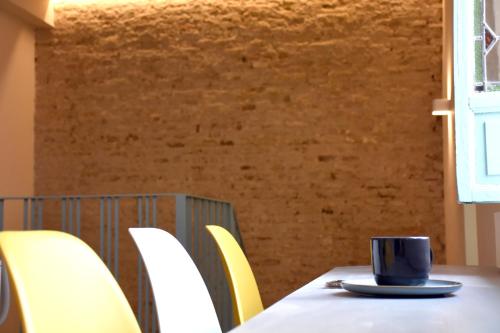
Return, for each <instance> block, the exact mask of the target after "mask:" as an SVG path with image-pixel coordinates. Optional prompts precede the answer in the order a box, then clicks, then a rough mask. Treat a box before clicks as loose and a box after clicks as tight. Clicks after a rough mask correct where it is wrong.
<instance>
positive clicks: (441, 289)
mask: <svg viewBox="0 0 500 333" xmlns="http://www.w3.org/2000/svg"><path fill="white" fill-rule="evenodd" d="M341 286H342V288H344V289H345V290H348V291H350V292H353V293H357V294H364V295H385V296H387V295H390V296H439V295H446V294H450V293H452V292H455V291H457V290H458V289H460V288H461V287H462V284H461V283H460V282H454V281H444V280H428V281H427V282H426V284H425V285H423V286H379V285H377V284H376V283H375V281H374V280H373V279H365V280H345V281H342V283H341Z"/></svg>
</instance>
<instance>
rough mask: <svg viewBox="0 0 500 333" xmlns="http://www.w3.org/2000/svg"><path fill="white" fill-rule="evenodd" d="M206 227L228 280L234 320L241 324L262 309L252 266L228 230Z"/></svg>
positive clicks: (212, 226)
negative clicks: (214, 243)
mask: <svg viewBox="0 0 500 333" xmlns="http://www.w3.org/2000/svg"><path fill="white" fill-rule="evenodd" d="M206 227H207V230H208V231H209V233H210V234H211V235H212V237H213V238H214V239H215V242H216V244H217V248H218V250H219V254H220V256H221V259H222V263H223V265H224V270H225V272H226V276H227V279H228V281H229V289H230V290H231V297H232V300H233V308H234V310H235V311H234V320H235V321H236V323H237V324H243V323H244V322H245V321H247V320H248V319H250V318H252V317H253V316H255V315H256V314H258V313H259V312H261V311H262V310H264V307H263V306H262V300H261V299H260V293H259V288H258V287H257V282H256V281H255V277H254V275H253V272H252V268H251V267H250V264H249V263H248V260H247V258H246V256H245V254H244V253H243V251H242V250H241V247H240V246H239V244H238V242H237V241H236V239H234V237H233V236H232V235H231V234H230V233H229V231H227V230H226V229H224V228H222V227H219V226H216V225H207V226H206Z"/></svg>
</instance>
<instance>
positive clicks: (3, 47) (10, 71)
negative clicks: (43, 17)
mask: <svg viewBox="0 0 500 333" xmlns="http://www.w3.org/2000/svg"><path fill="white" fill-rule="evenodd" d="M2 1H3V0H2ZM34 43H35V36H34V31H33V28H32V27H31V26H29V25H28V24H26V23H24V22H22V21H21V20H19V19H18V18H17V17H14V16H12V15H10V14H6V13H5V12H3V11H0V195H20V194H23V195H26V194H28V195H30V194H33V188H34V166H33V132H34V130H33V126H34V112H35V51H34V47H35V44H34ZM5 217H6V228H10V229H15V228H18V227H19V226H20V218H21V215H20V206H18V207H15V206H12V205H10V206H7V207H6V214H5ZM16 317H17V316H16V315H15V313H12V315H11V316H10V317H9V319H8V322H7V324H6V325H3V326H2V327H0V332H17V327H18V324H17V318H16Z"/></svg>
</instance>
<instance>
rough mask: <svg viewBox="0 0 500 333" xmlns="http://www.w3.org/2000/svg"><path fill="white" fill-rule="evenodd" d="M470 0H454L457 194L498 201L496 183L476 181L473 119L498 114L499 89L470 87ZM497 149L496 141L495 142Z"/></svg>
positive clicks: (478, 164) (477, 163)
mask: <svg viewBox="0 0 500 333" xmlns="http://www.w3.org/2000/svg"><path fill="white" fill-rule="evenodd" d="M473 24H474V1H473V0H455V1H454V28H453V29H454V45H455V47H454V81H455V94H454V95H455V131H456V132H455V143H456V162H457V187H458V198H459V201H461V202H500V184H493V183H492V184H488V183H487V182H486V183H478V182H477V173H476V172H477V170H476V169H477V168H478V167H482V166H483V165H485V164H484V163H486V162H485V161H478V159H477V158H476V153H477V151H476V150H477V149H484V147H481V146H479V147H478V144H477V140H478V135H479V133H476V123H475V119H476V117H478V116H484V115H493V114H499V115H500V92H498V91H495V92H486V91H485V92H476V91H474V60H475V59H474V44H473V43H474V26H473ZM498 42H499V43H500V41H498ZM498 149H500V142H499V143H498Z"/></svg>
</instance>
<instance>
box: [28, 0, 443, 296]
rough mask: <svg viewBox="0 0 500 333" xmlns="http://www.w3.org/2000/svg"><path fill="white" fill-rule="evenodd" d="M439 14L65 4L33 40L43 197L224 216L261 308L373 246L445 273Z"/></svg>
mask: <svg viewBox="0 0 500 333" xmlns="http://www.w3.org/2000/svg"><path fill="white" fill-rule="evenodd" d="M440 10H441V1H440V0H418V1H417V0H392V1H387V0H381V1H369V0H360V1H354V2H353V1H344V0H337V1H335V0H329V1H326V0H307V1H306V0H289V1H281V0H280V1H278V0H248V1H236V0H204V1H186V2H178V1H176V2H173V1H164V2H163V1H151V2H149V3H148V2H144V1H139V2H137V3H136V4H127V5H114V6H101V7H98V6H95V5H86V6H74V5H69V4H66V5H61V6H59V7H57V8H56V26H57V27H56V29H55V30H53V31H52V32H39V33H38V36H37V113H36V130H35V134H36V139H35V141H36V143H35V144H36V166H35V172H36V185H35V189H36V192H37V193H58V194H59V193H97V192H120V193H123V192H136V191H141V192H145V191H179V192H191V193H196V194H201V195H208V196H212V197H219V198H224V199H226V200H229V201H232V202H233V203H234V204H235V206H236V210H237V214H238V220H239V223H240V227H241V230H242V234H243V238H244V241H245V244H246V247H247V251H248V256H249V259H250V262H251V264H252V267H253V269H254V271H255V274H256V277H257V281H258V283H259V285H260V288H261V292H262V295H263V299H264V302H265V303H266V304H267V305H269V304H271V303H273V302H274V301H276V300H278V299H279V298H281V297H283V296H285V295H286V294H287V293H289V292H291V291H292V290H293V289H295V288H297V287H299V286H300V285H302V284H304V283H305V282H307V281H308V280H310V279H312V278H313V277H315V276H317V275H319V274H321V273H323V272H325V271H327V270H329V269H330V268H331V267H333V266H338V265H355V264H368V263H369V241H368V240H369V237H370V236H373V235H395V234H396V235H399V234H405V235H406V234H425V235H430V236H431V237H432V238H433V246H434V250H435V252H436V256H437V258H438V261H440V262H443V260H444V225H443V213H442V210H443V207H442V199H443V193H442V192H443V185H442V175H441V173H442V165H441V160H442V158H441V156H442V155H441V154H442V151H441V127H440V122H439V120H438V119H437V118H433V117H431V115H430V106H431V101H432V98H435V97H438V96H439V94H440V82H441V78H440V76H441V75H440V71H441V54H440V52H441V12H440Z"/></svg>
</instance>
